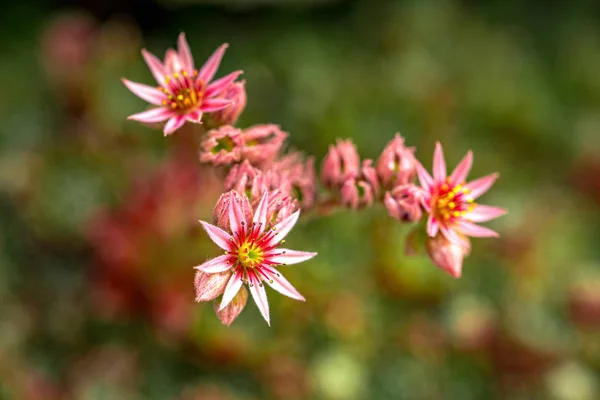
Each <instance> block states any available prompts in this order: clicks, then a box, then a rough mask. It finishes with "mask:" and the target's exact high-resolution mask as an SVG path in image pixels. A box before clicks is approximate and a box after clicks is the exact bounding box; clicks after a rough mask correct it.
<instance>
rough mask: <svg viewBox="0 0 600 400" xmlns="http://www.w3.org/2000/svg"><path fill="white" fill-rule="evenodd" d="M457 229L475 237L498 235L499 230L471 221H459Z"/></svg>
mask: <svg viewBox="0 0 600 400" xmlns="http://www.w3.org/2000/svg"><path fill="white" fill-rule="evenodd" d="M457 229H458V230H459V231H460V232H461V233H462V234H464V235H467V236H473V237H498V236H500V235H498V232H495V231H493V230H491V229H488V228H485V227H483V226H479V225H475V224H473V223H471V222H469V221H459V222H458V224H457Z"/></svg>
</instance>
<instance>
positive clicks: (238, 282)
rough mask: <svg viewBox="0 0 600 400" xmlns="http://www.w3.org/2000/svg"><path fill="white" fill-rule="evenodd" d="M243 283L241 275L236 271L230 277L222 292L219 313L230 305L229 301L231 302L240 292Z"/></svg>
mask: <svg viewBox="0 0 600 400" xmlns="http://www.w3.org/2000/svg"><path fill="white" fill-rule="evenodd" d="M243 283H244V281H243V280H242V273H241V272H240V271H236V273H235V274H233V275H231V278H230V279H229V282H227V287H225V291H224V292H223V299H222V300H221V305H220V306H219V311H221V310H222V309H224V308H225V307H227V305H228V304H229V303H231V300H233V298H234V297H235V295H236V294H237V293H238V292H239V291H240V288H241V287H242V284H243Z"/></svg>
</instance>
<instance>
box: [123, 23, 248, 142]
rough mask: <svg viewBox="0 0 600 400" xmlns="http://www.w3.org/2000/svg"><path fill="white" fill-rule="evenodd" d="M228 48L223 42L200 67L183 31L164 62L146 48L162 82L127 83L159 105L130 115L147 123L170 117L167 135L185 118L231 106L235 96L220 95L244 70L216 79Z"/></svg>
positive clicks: (150, 64) (193, 118)
mask: <svg viewBox="0 0 600 400" xmlns="http://www.w3.org/2000/svg"><path fill="white" fill-rule="evenodd" d="M226 48H227V44H223V45H221V47H219V48H218V49H217V50H216V51H215V52H214V53H213V54H212V55H211V56H210V58H209V59H208V61H206V63H205V64H204V65H203V66H202V68H200V71H198V70H196V69H195V68H194V59H193V57H192V53H191V51H190V48H189V46H188V43H187V41H186V40H185V35H184V34H183V33H182V34H181V35H179V41H178V43H177V51H175V50H172V49H169V50H168V51H167V54H166V56H165V62H164V63H162V62H161V61H160V60H159V59H158V58H156V57H155V56H154V55H152V54H150V53H149V52H147V51H146V50H142V55H143V56H144V60H146V63H147V64H148V67H149V68H150V72H152V75H153V76H154V78H155V79H156V81H157V82H158V85H159V86H158V88H157V87H152V86H147V85H144V84H141V83H135V82H131V81H129V80H127V79H123V83H124V84H125V86H127V88H128V89H129V90H131V91H132V92H133V93H134V94H135V95H137V96H138V97H140V98H141V99H143V100H146V101H147V102H148V103H150V104H152V105H155V106H158V107H156V108H152V109H150V110H147V111H143V112H141V113H138V114H134V115H130V116H129V119H131V120H134V121H140V122H147V123H154V122H162V121H167V123H166V124H165V127H164V133H165V136H166V135H170V134H172V133H173V132H175V131H176V130H177V129H179V128H181V126H183V124H184V123H185V121H190V122H194V123H201V120H202V113H210V112H215V111H218V110H222V109H224V108H226V107H228V106H229V105H230V104H231V100H227V99H224V98H220V97H219V95H220V94H221V93H222V92H223V91H224V90H225V89H227V88H228V87H229V85H230V84H231V83H232V82H233V81H235V80H236V78H237V77H238V76H239V75H240V74H241V73H242V71H235V72H232V73H231V74H229V75H226V76H224V77H223V78H220V79H217V80H216V81H212V80H213V78H214V76H215V74H216V72H217V69H218V68H219V64H220V63H221V58H223V54H224V53H225V49H226Z"/></svg>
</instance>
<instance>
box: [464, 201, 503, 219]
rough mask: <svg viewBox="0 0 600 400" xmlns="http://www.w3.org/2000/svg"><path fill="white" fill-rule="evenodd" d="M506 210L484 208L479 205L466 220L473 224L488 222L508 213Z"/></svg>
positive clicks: (491, 207) (468, 214)
mask: <svg viewBox="0 0 600 400" xmlns="http://www.w3.org/2000/svg"><path fill="white" fill-rule="evenodd" d="M507 211H508V210H507V209H506V208H502V207H493V206H484V205H481V204H478V205H477V206H475V209H474V210H473V211H471V212H469V213H467V215H465V218H466V219H468V220H469V221H471V222H486V221H489V220H491V219H494V218H498V217H501V216H503V215H504V214H506V213H507Z"/></svg>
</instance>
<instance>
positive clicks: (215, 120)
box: [206, 81, 246, 128]
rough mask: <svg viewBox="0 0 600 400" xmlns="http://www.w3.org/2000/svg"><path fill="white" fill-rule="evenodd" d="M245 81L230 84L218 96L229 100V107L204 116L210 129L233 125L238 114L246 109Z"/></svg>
mask: <svg viewBox="0 0 600 400" xmlns="http://www.w3.org/2000/svg"><path fill="white" fill-rule="evenodd" d="M245 86H246V81H241V82H233V83H231V84H230V85H229V86H228V87H227V88H226V89H225V90H224V91H223V93H222V94H221V95H220V96H219V98H222V99H226V100H230V101H231V104H230V105H229V107H225V108H223V109H222V110H219V111H215V112H213V113H210V114H206V123H207V125H208V126H211V127H215V128H216V127H219V126H222V125H233V124H235V123H236V121H237V120H238V118H239V117H240V114H241V113H242V111H244V109H245V108H246V87H245Z"/></svg>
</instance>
